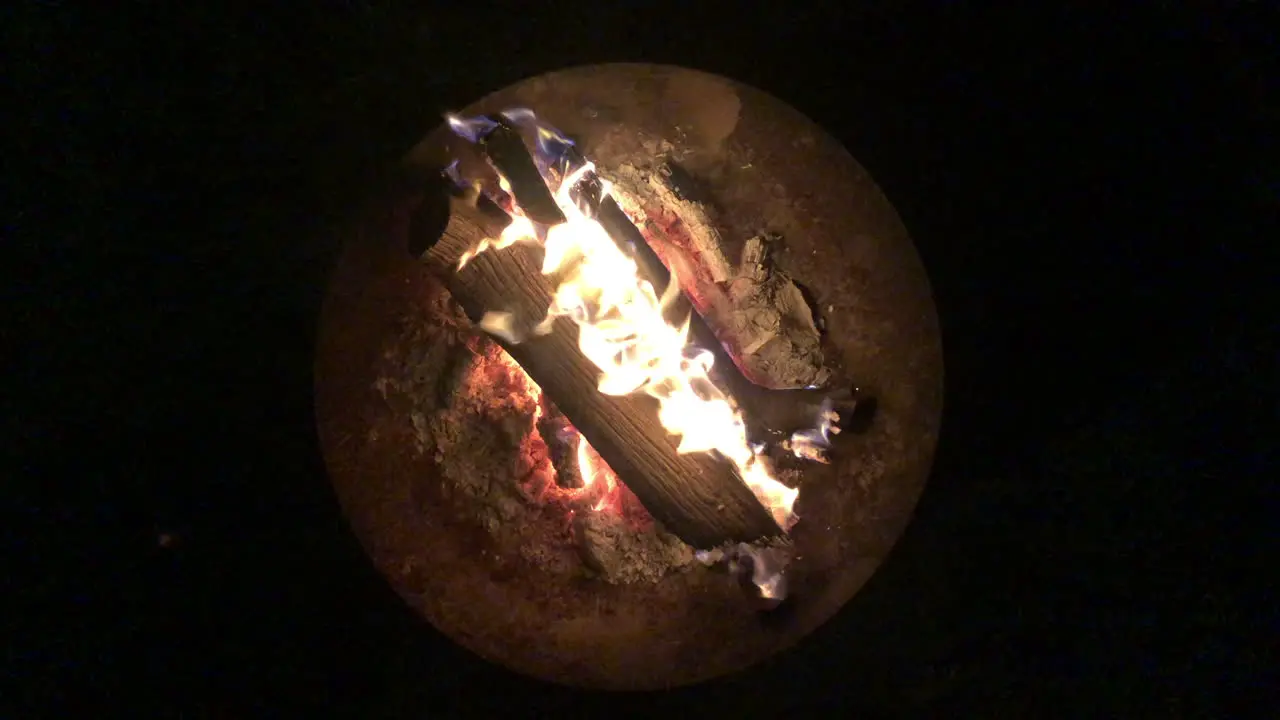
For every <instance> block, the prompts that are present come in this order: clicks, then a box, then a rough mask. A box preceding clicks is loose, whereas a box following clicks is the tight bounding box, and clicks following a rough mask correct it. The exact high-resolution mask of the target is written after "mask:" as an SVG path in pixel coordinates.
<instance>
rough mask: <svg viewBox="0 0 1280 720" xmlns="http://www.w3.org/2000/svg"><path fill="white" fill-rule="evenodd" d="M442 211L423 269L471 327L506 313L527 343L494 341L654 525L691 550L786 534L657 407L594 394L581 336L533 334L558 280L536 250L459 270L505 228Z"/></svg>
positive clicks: (417, 225) (420, 223)
mask: <svg viewBox="0 0 1280 720" xmlns="http://www.w3.org/2000/svg"><path fill="white" fill-rule="evenodd" d="M440 209H441V208H437V207H436V205H435V203H433V202H431V201H430V198H428V201H425V202H424V203H423V204H422V205H421V206H420V208H419V211H418V216H417V217H415V218H414V222H413V223H412V227H411V230H410V233H411V236H412V237H411V239H410V240H411V243H410V245H411V247H415V246H416V247H419V248H424V247H425V248H427V249H426V252H425V254H424V255H423V256H422V258H423V261H424V262H425V263H426V265H427V267H428V268H429V269H430V270H431V271H432V272H433V273H434V274H435V275H436V276H437V277H439V278H440V280H441V281H442V282H443V283H444V284H445V286H446V287H447V288H448V290H449V292H450V293H451V294H452V296H453V298H454V300H455V301H457V302H458V303H459V305H460V306H461V307H462V308H463V310H464V311H465V312H466V314H467V315H468V317H470V318H471V319H472V321H474V322H476V323H480V322H481V321H482V320H483V318H484V317H485V315H486V313H491V312H505V313H510V314H511V315H510V317H511V328H512V331H513V332H514V333H515V334H516V335H517V336H520V335H521V334H523V336H524V337H525V338H526V339H525V340H524V341H523V342H519V343H512V342H509V341H507V340H504V339H502V338H495V340H497V341H498V342H499V343H500V344H501V345H502V347H503V348H504V349H506V351H507V352H508V353H510V355H511V356H512V358H514V359H515V360H516V362H518V363H520V366H521V367H522V368H524V370H525V372H527V373H528V374H529V376H530V377H531V378H533V380H534V382H536V383H538V385H539V386H540V387H541V388H542V391H543V393H545V395H546V396H547V397H548V398H550V399H551V401H552V402H554V403H555V405H556V406H557V407H558V408H559V409H560V411H561V412H562V413H564V415H565V417H567V418H568V419H569V421H570V422H571V423H572V424H573V426H574V427H575V428H577V429H578V431H579V432H581V433H582V435H583V437H585V438H586V439H587V441H588V442H590V443H591V445H592V447H593V448H595V450H596V452H597V453H599V455H600V457H601V458H602V459H604V461H605V462H607V463H608V464H609V466H610V467H611V468H612V469H613V471H614V472H615V473H617V475H618V477H619V479H621V480H622V482H624V483H626V485H627V487H628V488H629V489H630V490H631V491H632V492H633V493H635V495H636V497H637V498H639V499H640V501H641V503H643V504H644V506H645V508H646V509H647V510H648V511H649V513H650V514H651V515H652V516H653V517H654V518H655V519H656V520H658V521H660V522H661V523H662V524H663V525H664V526H665V527H666V528H667V529H668V530H669V531H670V532H672V533H674V534H675V535H677V536H678V537H680V538H681V539H682V540H684V541H685V542H686V543H688V544H690V545H692V546H694V547H696V548H711V547H715V546H718V545H720V544H723V543H725V542H734V541H751V540H756V539H759V538H763V537H770V536H776V535H781V534H782V530H781V528H779V527H778V524H777V523H776V522H775V521H774V519H773V517H772V515H771V514H770V512H769V511H768V510H767V509H766V508H765V507H764V506H763V505H761V504H760V502H759V501H758V500H757V499H756V497H755V495H754V494H753V493H752V492H751V490H750V488H748V487H747V486H746V484H745V483H744V482H743V481H742V479H741V478H740V477H739V476H738V474H737V471H736V469H735V468H733V466H732V465H731V464H730V463H728V462H727V461H725V460H723V459H722V458H720V457H719V456H717V455H713V454H709V453H692V454H684V455H682V454H679V453H677V452H676V447H677V444H678V439H677V438H675V437H674V436H672V435H670V434H669V433H668V432H667V430H666V429H665V428H664V427H662V425H661V424H660V423H659V422H658V407H657V401H656V400H654V399H652V398H649V397H647V396H643V395H639V396H626V397H617V396H610V395H605V394H603V393H601V392H599V390H598V389H597V382H598V378H599V375H600V371H599V369H598V368H597V367H596V366H595V365H594V364H593V363H592V362H591V361H590V360H589V359H588V358H587V357H586V356H585V355H583V354H582V351H581V350H579V349H578V329H577V326H576V325H574V324H573V322H572V321H571V320H569V319H567V318H558V319H556V321H555V322H554V324H553V326H552V331H551V332H550V333H549V334H546V335H534V334H532V332H531V331H532V328H533V327H534V326H535V325H537V324H538V323H539V322H540V321H542V319H543V318H544V317H545V315H546V311H547V308H548V307H549V306H550V304H551V295H552V290H553V287H554V284H555V282H556V280H555V278H554V277H551V278H549V277H546V276H543V275H542V274H541V272H540V265H541V248H539V247H537V246H535V245H532V244H516V245H513V246H511V247H509V248H505V249H503V250H489V251H487V252H484V253H481V254H480V255H478V256H476V257H475V258H473V259H471V260H470V261H469V262H468V263H467V264H466V266H465V267H464V268H463V269H462V270H461V271H459V270H457V266H458V261H459V259H460V258H461V257H462V254H463V253H464V252H466V251H468V250H470V249H472V248H474V247H475V246H476V245H477V244H478V243H479V242H480V241H481V240H483V239H485V238H491V237H497V236H498V234H499V233H500V232H501V229H502V227H503V225H504V224H505V223H504V222H502V221H501V220H498V219H496V218H495V217H494V216H493V215H491V214H486V213H485V212H482V211H481V209H480V208H478V207H477V206H476V204H475V203H474V201H467V200H463V199H458V198H453V199H451V200H450V201H449V203H448V207H447V212H448V216H447V221H445V222H441V220H440V218H438V217H437V218H432V217H430V215H431V214H432V213H433V212H439V210H440ZM440 227H443V230H439V229H438V228H440Z"/></svg>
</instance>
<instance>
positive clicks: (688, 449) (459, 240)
mask: <svg viewBox="0 0 1280 720" xmlns="http://www.w3.org/2000/svg"><path fill="white" fill-rule="evenodd" d="M447 120H448V123H449V126H450V128H451V129H452V130H453V131H454V133H455V134H456V135H458V136H459V137H461V138H464V139H465V140H467V141H468V143H469V146H468V149H470V150H472V151H473V155H472V156H470V157H467V158H466V160H467V162H466V163H465V164H464V162H463V159H464V158H462V157H459V158H455V160H454V161H453V163H451V164H450V165H449V166H448V167H447V168H446V169H445V170H444V174H445V175H446V176H447V177H448V178H449V180H450V181H451V183H452V185H453V187H452V191H453V194H454V198H453V199H452V201H451V203H452V204H451V211H450V213H451V214H450V219H449V223H448V226H447V227H446V228H445V230H444V232H443V234H442V235H441V236H440V237H439V238H438V239H436V238H427V239H426V240H425V242H424V243H423V244H425V245H429V248H430V249H429V250H428V251H427V253H426V255H425V256H424V258H425V261H426V263H427V264H428V266H429V267H431V268H432V269H433V270H434V272H435V273H436V274H437V275H438V276H439V277H440V279H441V280H442V281H443V282H444V284H445V285H446V286H447V287H448V289H449V291H450V292H451V293H452V295H453V298H454V300H456V301H457V302H458V303H459V304H460V305H461V307H462V308H464V310H465V315H466V316H467V317H468V318H469V320H470V321H472V322H473V323H474V324H475V326H477V327H478V328H479V329H481V330H483V331H484V332H485V333H487V335H488V337H489V338H492V340H493V342H495V343H496V344H497V345H499V346H500V348H502V349H497V348H490V347H486V348H485V351H484V352H483V353H482V354H483V355H484V356H486V357H488V358H490V360H489V361H488V362H489V364H490V365H492V366H493V367H486V368H485V369H484V370H483V375H482V376H483V377H486V379H487V383H486V384H482V385H481V387H482V388H488V389H492V388H502V389H504V391H505V392H507V393H508V394H511V395H515V396H521V397H518V398H517V399H516V400H513V401H512V404H513V406H516V405H521V404H523V405H524V406H525V407H529V408H532V412H531V414H529V415H528V416H527V418H526V419H525V420H522V421H521V422H520V423H519V426H520V427H521V428H522V430H521V432H520V433H516V436H514V437H513V438H512V439H513V441H514V442H516V443H518V444H519V445H520V446H521V447H527V449H526V452H528V453H532V455H531V456H530V459H529V460H528V461H527V463H526V464H528V465H529V466H530V467H529V469H528V471H527V472H524V473H522V474H520V476H519V477H514V478H513V479H512V480H513V482H516V483H518V484H519V486H520V487H521V489H522V493H523V494H524V496H526V498H532V499H533V501H534V502H545V494H546V492H547V487H548V486H549V485H552V484H554V485H555V486H556V487H557V488H558V492H557V493H556V497H555V501H556V502H557V503H559V504H562V505H564V506H566V507H568V508H569V513H570V514H571V515H572V516H573V518H574V519H573V529H574V535H575V536H576V537H577V540H578V542H579V544H580V546H581V547H582V550H583V556H584V559H585V560H586V562H587V564H588V565H589V566H591V567H593V568H594V569H596V570H597V571H600V572H602V573H603V576H604V578H605V579H606V580H618V579H631V578H634V577H635V576H637V574H645V573H635V572H629V571H628V570H626V569H619V568H616V567H613V566H611V565H610V564H609V563H606V562H604V561H603V560H602V558H601V557H600V555H601V553H600V552H599V550H600V547H601V545H602V544H603V543H602V541H603V540H604V539H605V538H614V539H615V544H616V538H617V537H618V536H619V530H620V529H621V528H623V527H624V523H625V527H626V528H630V529H633V530H634V529H639V530H641V531H647V532H648V533H649V535H651V536H652V537H651V538H649V539H648V541H649V544H651V545H653V544H656V545H657V546H659V547H662V548H671V549H672V552H669V553H659V554H660V555H662V556H663V557H666V558H669V559H670V565H671V566H672V568H675V567H678V566H680V565H681V564H687V562H688V559H689V558H690V557H691V556H693V557H697V558H698V559H699V560H701V561H703V562H704V563H708V564H710V563H715V562H718V561H720V560H727V561H729V565H730V566H731V567H733V568H734V569H736V570H738V571H740V572H743V573H745V574H749V576H750V578H751V581H752V583H753V585H754V587H755V588H756V590H757V592H758V593H759V595H760V596H761V597H763V598H765V599H771V600H779V599H781V597H782V596H783V595H784V594H785V587H786V586H785V581H784V576H783V573H784V571H785V568H786V565H787V561H788V560H787V558H788V552H787V543H786V532H787V530H789V529H790V528H791V527H792V526H793V525H794V524H795V523H796V522H797V521H798V519H799V518H798V516H797V514H796V512H795V503H796V498H797V496H798V494H799V489H798V487H796V486H795V483H796V482H797V480H798V479H799V478H800V477H801V473H800V472H798V471H794V470H793V471H792V472H790V473H788V474H787V477H788V478H789V479H790V480H791V482H792V485H788V484H786V483H784V482H783V481H782V477H781V475H780V474H779V471H778V470H777V469H776V465H777V463H776V461H775V459H774V458H775V457H776V455H777V454H778V452H780V451H781V452H789V453H792V454H793V455H794V456H795V457H798V458H803V459H806V460H810V461H824V460H825V452H826V450H827V448H828V447H829V438H830V435H831V434H832V433H838V432H839V431H840V426H839V424H838V423H839V421H840V418H841V411H845V412H847V411H849V410H851V409H852V408H854V407H856V402H855V399H854V398H853V396H852V395H851V394H849V393H841V392H832V391H829V390H824V389H820V388H817V387H809V388H797V389H792V390H777V389H771V388H767V387H765V386H763V385H760V384H758V383H756V382H754V381H753V380H752V379H750V378H748V377H747V376H746V375H744V374H743V372H742V367H743V366H746V365H747V364H746V363H745V362H743V361H742V360H741V359H738V358H734V357H732V355H731V353H730V348H735V349H737V350H738V352H739V354H740V355H746V356H751V355H753V354H755V353H757V352H758V351H760V350H761V349H762V348H764V347H766V346H767V345H769V343H770V341H771V340H774V339H775V338H777V337H778V336H779V335H780V331H781V326H782V324H783V317H784V315H783V314H784V312H785V313H788V314H787V318H788V320H793V318H800V325H801V332H802V333H803V331H804V330H805V329H808V330H809V331H810V333H811V334H812V336H813V339H814V340H816V337H817V328H816V326H815V325H814V324H813V320H812V318H813V310H812V309H811V308H809V307H808V305H807V304H806V303H805V300H804V298H803V295H802V294H801V293H800V292H799V290H798V289H797V288H796V286H795V285H794V284H793V283H791V282H790V281H789V279H787V278H786V277H785V276H783V275H781V274H780V273H775V272H774V271H773V270H772V268H771V266H770V264H769V263H768V247H769V244H770V243H771V242H776V238H774V239H770V238H768V237H766V236H758V237H755V238H752V239H751V240H750V241H749V242H748V243H746V246H745V248H746V249H745V250H744V253H743V255H744V257H743V259H742V262H741V263H740V269H739V271H738V273H737V274H736V275H735V277H733V278H732V279H731V280H732V282H730V283H728V284H727V287H728V288H729V289H728V290H721V289H720V288H719V287H718V286H716V285H711V286H705V285H703V284H702V283H703V282H704V279H705V278H708V277H710V278H714V277H716V275H717V274H719V275H720V276H723V275H724V274H725V273H724V271H723V270H722V269H719V272H718V273H717V270H718V268H716V267H715V266H714V265H713V266H711V267H707V266H705V265H700V264H699V263H700V261H701V258H703V257H706V256H707V255H710V256H711V257H712V258H716V257H717V256H718V255H719V249H718V248H716V247H714V246H711V245H709V242H710V241H709V239H708V238H705V237H704V238H701V242H700V243H695V242H692V240H693V238H692V237H688V238H687V239H688V240H689V241H691V242H690V243H689V244H688V245H686V246H685V247H681V246H680V245H677V244H674V243H671V242H667V243H662V242H660V241H659V240H658V239H656V238H654V237H652V236H650V235H645V234H644V233H643V232H642V231H641V230H639V228H638V227H637V225H636V223H635V222H634V221H633V219H639V220H641V222H642V224H643V221H644V220H645V219H647V218H646V216H645V214H644V211H643V210H642V209H640V204H639V203H638V202H636V201H635V200H630V201H627V200H624V201H623V202H619V198H622V197H625V195H624V194H623V193H622V192H620V191H619V190H616V189H615V187H614V185H613V183H611V182H610V181H608V180H607V179H605V178H603V177H602V176H601V174H600V173H599V172H598V171H597V169H596V167H595V165H594V164H593V163H592V162H591V161H590V160H588V159H587V158H585V157H584V156H583V155H582V154H581V153H580V152H579V151H578V150H577V148H576V146H575V145H574V143H573V142H572V141H571V140H570V139H569V138H567V137H565V136H564V135H563V134H561V133H560V132H559V131H558V130H556V129H555V128H554V127H551V126H550V125H548V124H547V123H545V122H542V121H540V120H539V119H538V117H537V116H536V114H535V113H534V112H533V111H531V110H528V109H512V110H507V111H504V112H501V113H498V114H496V115H494V116H479V117H473V118H462V117H458V116H454V115H450V116H448V118H447ZM624 204H626V205H629V206H630V207H631V208H632V212H631V213H627V212H626V211H625V210H624V209H623V205H624ZM637 216H639V217H637ZM659 249H661V252H659ZM698 250H701V252H698ZM726 279H729V278H726ZM692 298H697V299H698V300H697V301H696V302H694V301H692ZM775 299H778V300H781V301H782V303H785V305H782V304H781V303H779V304H775V303H774V301H775ZM704 312H705V313H708V314H714V313H717V312H718V313H719V314H720V315H721V316H728V317H731V318H736V319H738V322H737V323H735V324H736V327H737V329H738V330H739V331H740V332H739V334H738V335H736V336H735V335H734V333H733V328H732V327H722V328H721V329H720V331H719V332H717V331H716V330H715V329H713V328H712V326H711V324H710V323H708V322H707V321H706V320H705V319H704V317H703V315H702V313H704ZM804 320H808V324H809V327H808V328H804V327H803V323H804ZM794 324H795V323H794V321H793V322H789V323H788V330H789V331H790V332H789V333H788V334H790V335H795V334H796V332H795V331H794V329H793V328H792V327H791V326H792V325H794ZM760 329H763V331H764V332H759V331H757V332H751V331H753V330H760ZM473 342H475V343H479V342H480V341H479V340H478V339H477V340H474V341H473ZM813 344H815V345H816V342H815V343H813ZM800 362H801V364H804V365H806V366H807V367H805V368H804V370H807V371H808V372H807V373H805V372H802V373H800V374H807V375H808V376H809V377H815V378H821V377H824V375H825V369H824V368H823V367H822V366H821V354H820V353H810V354H808V355H803V356H801V358H800ZM791 364H792V365H794V364H795V363H791ZM792 370H793V372H792V374H793V375H794V374H796V373H795V372H794V368H792ZM765 380H766V381H769V380H772V381H773V382H774V383H778V382H785V379H777V378H765ZM474 385H475V383H473V388H472V392H473V393H474V392H475V391H476V389H477V388H476V387H474ZM544 385H545V386H546V387H544ZM496 420H497V421H498V422H499V423H508V422H511V420H510V417H507V418H496ZM797 425H798V427H797ZM521 435H523V436H521ZM532 438H536V440H532V441H531V439H532ZM597 446H598V447H599V449H597ZM454 452H457V450H456V449H455V450H454ZM444 456H445V453H443V452H440V453H439V457H440V459H441V460H443V459H444ZM619 470H620V471H621V476H620V473H619ZM548 474H551V475H553V476H554V477H553V478H548V477H547V475H548ZM629 541H630V542H631V543H632V544H636V543H641V544H643V542H645V541H644V540H637V539H636V538H630V539H629ZM689 548H691V549H692V550H694V551H696V552H691V551H690V550H689ZM624 555H625V553H624ZM632 555H635V553H632ZM660 574H661V573H660V572H657V573H655V572H648V573H647V575H649V576H655V575H660Z"/></svg>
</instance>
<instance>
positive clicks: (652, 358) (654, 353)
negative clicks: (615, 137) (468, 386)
mask: <svg viewBox="0 0 1280 720" xmlns="http://www.w3.org/2000/svg"><path fill="white" fill-rule="evenodd" d="M592 170H594V166H593V165H592V163H586V164H584V165H583V166H582V167H580V168H578V169H577V170H576V171H575V172H574V173H572V174H571V175H570V176H569V177H566V178H565V179H564V180H563V181H562V182H561V183H560V186H559V190H558V191H557V192H556V193H555V200H556V204H557V205H559V206H560V209H561V211H562V212H563V213H564V215H565V218H566V220H565V222H563V223H561V224H558V225H555V226H553V227H550V228H548V229H547V230H546V235H545V239H544V240H543V247H544V255H543V262H542V272H543V274H545V275H550V274H553V273H561V275H560V284H559V286H558V287H557V289H556V292H555V295H554V298H553V300H552V303H551V307H550V308H549V309H548V318H552V317H556V316H564V317H569V318H571V319H572V320H573V321H574V322H575V323H576V324H577V325H578V329H579V336H578V346H579V348H580V349H581V350H582V352H583V354H584V355H586V356H587V358H589V359H590V360H591V361H592V362H593V363H594V364H595V365H596V367H598V368H600V372H601V374H600V381H599V389H600V392H602V393H605V394H607V395H629V394H631V393H636V392H643V393H645V394H647V395H649V396H651V397H653V398H656V399H657V400H658V404H659V410H658V418H659V421H660V422H661V423H662V425H663V427H665V428H666V429H667V431H668V432H670V433H671V434H673V435H677V436H679V438H680V443H679V447H678V449H677V451H678V452H680V453H692V452H709V451H712V450H714V451H716V452H719V453H720V454H721V455H722V456H723V457H725V458H726V459H727V460H729V461H730V462H732V463H733V464H734V465H735V466H736V468H737V470H738V473H739V475H740V476H741V477H742V480H743V481H744V482H745V483H746V484H747V486H748V487H749V488H750V489H751V490H752V492H753V493H754V494H755V496H756V497H757V498H758V499H759V500H760V502H761V503H762V504H763V505H764V506H765V507H766V508H768V509H769V510H770V511H771V513H772V514H773V517H774V519H775V520H776V521H777V522H778V525H779V526H780V527H782V528H783V529H787V528H789V527H790V526H791V525H792V524H794V521H795V516H794V514H793V512H792V507H793V505H794V504H795V500H796V496H797V495H798V494H799V491H798V490H795V489H792V488H788V487H787V486H785V485H783V484H782V483H780V482H778V480H777V479H775V478H774V477H773V475H772V474H771V473H770V471H769V468H768V467H767V465H766V463H765V462H764V461H763V460H762V459H761V458H760V457H759V456H758V455H757V454H756V453H755V452H754V451H753V450H752V449H751V447H750V446H749V445H748V443H747V434H746V426H745V424H744V423H743V421H742V417H741V415H740V414H739V412H738V411H737V410H735V409H734V408H733V406H732V405H731V404H730V402H729V399H728V397H726V396H725V394H724V393H723V392H721V391H720V390H719V389H718V388H717V387H715V385H714V384H713V383H712V382H711V381H710V379H709V378H708V375H707V373H708V371H709V370H710V369H711V365H712V356H711V353H709V352H705V351H701V352H697V353H690V352H689V350H690V349H691V348H690V347H689V345H688V338H687V335H688V324H687V323H685V324H684V325H682V326H680V327H676V326H673V325H671V324H670V323H668V322H667V321H666V319H665V318H664V317H663V309H664V307H666V305H667V304H668V303H669V302H670V300H671V299H672V298H673V297H674V293H675V292H678V287H677V285H676V280H675V278H674V277H673V278H672V279H671V283H670V287H669V288H668V290H669V291H671V292H670V293H669V294H667V295H666V296H665V297H663V298H659V297H658V295H657V293H656V292H655V291H654V289H653V286H652V285H651V284H650V283H649V282H648V281H646V280H643V279H642V278H640V277H639V275H638V273H637V271H636V264H635V261H634V260H632V259H631V258H630V257H628V256H627V255H626V254H624V253H623V252H622V251H621V250H620V249H619V248H618V246H617V245H615V244H614V242H613V240H612V239H611V238H610V237H609V234H608V233H607V232H606V231H605V229H604V228H603V227H601V226H600V224H599V223H597V222H596V221H595V220H593V219H592V218H590V217H587V216H586V215H585V214H583V212H582V211H581V210H580V209H579V208H578V206H577V204H576V203H574V202H573V201H572V200H571V199H570V197H569V190H570V189H571V188H572V187H573V186H574V185H575V184H576V182H577V180H578V179H579V178H580V177H582V175H583V174H585V173H587V172H591V171H592ZM503 185H504V188H505V187H507V186H506V183H505V179H504V182H503ZM609 190H610V189H609V187H608V185H607V184H605V185H604V187H603V189H602V197H604V196H607V195H608V194H609ZM521 241H534V242H536V233H535V230H534V226H533V224H532V223H531V222H530V221H529V220H528V218H526V217H525V216H524V215H523V213H521V212H520V211H519V208H516V212H515V214H514V216H513V222H512V223H511V224H510V225H509V226H507V228H506V229H505V230H504V231H503V233H502V235H501V237H499V238H498V239H497V240H496V241H489V240H485V241H483V242H481V243H480V245H478V246H477V247H476V248H475V249H474V250H473V251H471V252H469V253H467V254H466V255H464V256H463V259H462V261H461V262H460V263H459V269H461V267H462V266H463V265H464V264H465V263H466V262H467V261H468V260H470V259H471V258H473V257H475V256H476V255H478V254H479V253H481V252H484V251H486V250H489V249H502V248H504V247H508V246H510V245H512V244H514V243H516V242H521ZM585 445H586V443H585V442H581V443H579V446H578V447H579V450H578V459H579V463H580V467H581V469H582V470H583V471H584V472H583V481H584V482H586V483H590V482H592V480H593V475H594V473H593V472H592V463H591V462H590V459H589V458H588V457H587V455H586V451H585ZM602 503H603V501H602Z"/></svg>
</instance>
